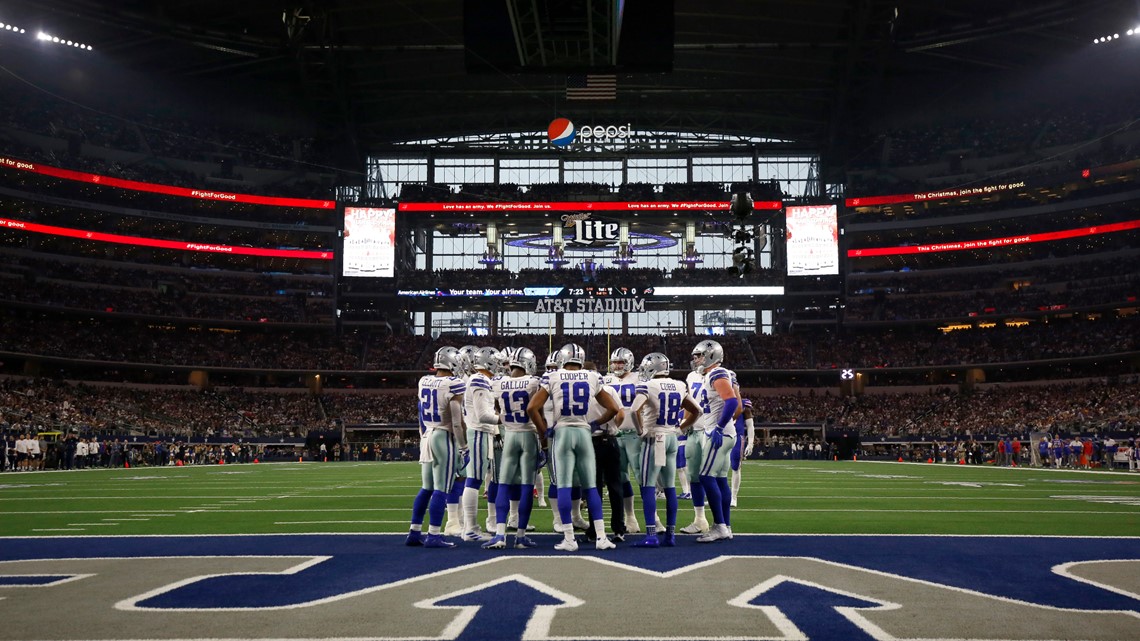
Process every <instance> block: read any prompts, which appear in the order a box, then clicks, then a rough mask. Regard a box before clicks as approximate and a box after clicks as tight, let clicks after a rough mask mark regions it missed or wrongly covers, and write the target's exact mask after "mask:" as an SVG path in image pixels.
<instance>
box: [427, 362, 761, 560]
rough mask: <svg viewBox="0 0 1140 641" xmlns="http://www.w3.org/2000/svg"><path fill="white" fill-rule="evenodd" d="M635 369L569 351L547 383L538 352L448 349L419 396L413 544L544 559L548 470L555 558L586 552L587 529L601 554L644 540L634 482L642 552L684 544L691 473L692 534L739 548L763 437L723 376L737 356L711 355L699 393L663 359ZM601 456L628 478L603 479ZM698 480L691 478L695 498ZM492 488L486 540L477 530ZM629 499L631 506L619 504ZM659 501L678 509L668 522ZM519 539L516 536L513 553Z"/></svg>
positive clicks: (550, 366)
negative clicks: (541, 541)
mask: <svg viewBox="0 0 1140 641" xmlns="http://www.w3.org/2000/svg"><path fill="white" fill-rule="evenodd" d="M634 363H635V360H634V355H633V353H632V352H631V351H630V350H628V349H626V348H624V347H619V348H617V349H615V350H613V352H612V353H611V354H610V373H609V374H608V375H605V376H603V375H602V374H599V373H598V372H597V371H594V370H593V369H592V363H591V362H590V361H588V360H587V358H586V353H585V350H584V349H582V347H580V346H579V345H577V344H574V343H568V344H567V345H565V346H563V347H562V348H561V349H559V350H557V351H553V352H551V354H550V355H549V357H548V358H547V360H546V371H545V372H544V373H543V374H542V375H541V376H540V375H539V374H538V372H537V369H538V361H537V358H536V356H535V354H534V352H532V351H531V350H529V349H527V348H506V349H504V350H497V349H495V348H492V347H482V348H479V347H475V346H472V345H468V346H465V347H462V348H459V349H456V348H454V347H443V348H440V349H439V350H438V351H437V352H436V353H435V358H434V360H433V366H432V370H433V371H432V372H431V373H430V374H427V375H425V376H423V377H422V378H421V379H420V381H419V385H418V396H417V398H418V404H419V423H420V465H421V480H422V487H421V489H420V490H419V492H418V493H417V494H416V497H415V499H414V501H413V503H412V519H411V527H410V530H409V532H408V536H407V539H406V543H407V545H409V546H423V547H428V548H449V547H455V546H456V545H457V544H456V543H455V542H453V541H452V540H449V539H448V538H446V536H457V537H458V538H459V539H460V540H462V541H469V542H478V543H480V544H481V546H482V547H483V548H486V549H504V548H507V547H513V548H516V549H528V548H534V547H537V543H536V542H535V541H534V540H533V539H532V538H530V537H529V536H528V535H527V532H528V531H531V530H533V529H534V527H533V526H531V525H530V520H531V512H532V510H533V507H534V503H535V500H536V498H542V497H543V496H544V494H543V492H542V487H541V485H542V469H543V468H544V467H546V466H547V465H549V467H550V492H549V496H550V497H551V499H552V500H551V502H550V505H551V508H552V511H553V516H554V529H555V531H556V532H558V533H560V534H562V540H560V541H559V542H558V543H556V544H555V546H554V548H555V549H556V550H561V551H567V552H574V551H577V549H578V545H579V539H577V538H575V530H576V529H581V530H585V531H586V537H585V540H586V541H592V542H593V544H594V547H595V549H598V550H609V549H613V548H614V547H616V546H615V541H618V542H621V541H624V540H625V535H627V534H630V533H635V532H639V531H640V526H639V524H638V521H637V515H636V512H635V510H634V490H633V485H634V483H635V482H636V483H637V485H638V486H639V489H640V495H641V502H642V514H643V516H644V519H645V532H646V534H645V537H644V538H643V539H641V540H639V541H636V542H634V544H633V545H634V547H642V548H656V547H671V546H674V545H676V532H677V529H676V525H677V512H678V493H677V482H678V480H679V477H682V472H684V471H686V469H687V479H688V480H691V481H693V482H692V484H691V493H692V494H691V498H692V501H693V509H694V518H693V522H692V523H691V524H689V525H687V526H685V527H683V528H681V529H680V530H679V531H680V532H682V533H685V534H695V535H698V536H697V537H696V541H697V542H700V543H710V542H715V541H721V540H726V539H731V538H732V521H731V508H732V507H734V506H735V505H736V502H737V494H738V491H739V487H740V461H741V458H742V457H743V458H747V456H748V455H749V454H750V453H751V449H752V440H753V436H754V427H753V422H752V417H751V407H750V404H749V403H748V402H747V401H744V402H741V399H740V391H739V387H738V385H737V382H736V374H735V373H734V372H733V371H731V370H729V369H726V368H725V367H724V366H723V363H724V350H723V349H722V347H721V346H720V344H719V343H717V342H716V341H712V340H704V341H701V342H699V343H698V344H697V345H696V346H695V347H694V348H693V351H692V361H691V365H692V371H691V372H690V374H689V375H688V380H686V381H680V380H675V379H673V378H671V377H670V373H671V370H672V364H671V363H670V362H669V359H668V358H667V357H666V356H665V355H664V354H662V353H660V352H653V353H650V354H647V355H646V356H645V357H644V358H643V359H642V360H641V362H640V365H639V366H638V367H636V369H635V367H634ZM686 437H687V438H686ZM595 443H597V444H598V445H597V447H601V443H605V444H606V446H607V447H616V449H617V453H616V454H615V455H614V458H617V457H618V456H620V474H613V473H612V472H613V470H612V469H611V470H606V469H599V468H598V466H597V465H601V463H600V460H601V459H598V461H599V462H598V463H597V464H596V459H595V447H596V446H595ZM682 443H684V445H685V446H687V447H684V448H682V446H681V444H682ZM682 451H683V452H684V453H683V454H682ZM612 460H613V458H611V459H609V461H612ZM608 465H612V463H609V464H608ZM603 467H605V466H603ZM679 468H680V469H679ZM730 470H731V471H732V472H733V478H732V483H731V485H730V483H729V479H728V473H729V471H730ZM599 473H601V474H599ZM607 475H608V476H609V477H610V478H607V480H606V487H607V488H611V489H610V492H611V505H612V506H613V507H612V510H611V511H613V512H614V514H613V515H611V516H612V517H613V518H612V522H613V523H614V530H615V532H614V537H613V538H612V539H611V538H610V537H607V536H606V532H605V529H606V528H605V518H604V516H603V513H602V512H603V510H602V497H601V494H600V491H599V488H598V483H599V477H600V476H601V477H605V476H607ZM687 479H685V478H680V480H681V481H682V487H683V488H684V484H685V482H686V480H687ZM484 482H485V483H486V497H487V520H486V529H484V528H482V527H480V523H479V519H478V511H479V502H480V501H479V499H480V497H481V496H482V495H483V488H484ZM536 482H537V483H538V485H537V487H536ZM619 491H620V494H621V496H620V501H618V500H617V498H618V497H615V496H612V494H616V493H618V492H619ZM685 494H687V492H684V493H683V494H682V495H681V496H682V497H683V498H689V497H687V496H685ZM659 496H664V499H665V521H664V523H661V522H660V519H659V517H658V514H657V511H658V510H657V508H658V506H657V502H658V498H659ZM582 502H584V503H585V504H586V510H587V513H588V520H587V519H586V518H583V516H582V514H581V503H582ZM706 507H707V512H708V513H711V516H712V522H711V523H710V522H709V520H708V516H707V515H706ZM619 510H620V514H619V513H618V511H619ZM425 515H426V517H427V520H428V532H427V535H426V536H425V535H424V534H423V521H424V517H425ZM445 515H446V517H447V521H448V522H447V526H446V528H445V527H444V524H443V521H444V516H445ZM623 526H624V527H623ZM508 530H513V531H514V533H513V537H512V539H511V540H510V541H509V545H508Z"/></svg>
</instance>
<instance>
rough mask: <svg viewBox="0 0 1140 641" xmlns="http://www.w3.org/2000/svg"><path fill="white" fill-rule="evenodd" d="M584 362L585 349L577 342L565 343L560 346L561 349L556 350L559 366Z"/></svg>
mask: <svg viewBox="0 0 1140 641" xmlns="http://www.w3.org/2000/svg"><path fill="white" fill-rule="evenodd" d="M585 364H586V350H584V349H582V346H581V345H578V344H577V343H566V344H565V345H563V346H562V349H560V350H558V365H559V366H560V367H565V366H567V365H579V366H580V365H585Z"/></svg>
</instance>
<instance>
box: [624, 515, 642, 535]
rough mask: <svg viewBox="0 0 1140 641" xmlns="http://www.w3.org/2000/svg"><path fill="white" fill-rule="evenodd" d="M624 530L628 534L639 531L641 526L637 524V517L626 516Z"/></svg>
mask: <svg viewBox="0 0 1140 641" xmlns="http://www.w3.org/2000/svg"><path fill="white" fill-rule="evenodd" d="M625 531H626V533H628V534H637V533H638V532H640V531H641V526H640V525H638V524H637V517H626V519H625Z"/></svg>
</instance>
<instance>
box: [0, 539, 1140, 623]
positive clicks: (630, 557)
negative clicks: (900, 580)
mask: <svg viewBox="0 0 1140 641" xmlns="http://www.w3.org/2000/svg"><path fill="white" fill-rule="evenodd" d="M533 538H535V539H536V540H538V541H539V543H540V546H541V547H539V548H537V549H534V550H526V551H517V550H508V551H506V552H489V551H486V550H482V549H480V548H479V547H478V546H476V545H473V544H460V545H459V546H458V547H457V548H456V549H453V550H427V549H423V548H409V547H406V546H404V544H403V541H404V537H403V535H369V536H360V535H311V536H296V535H282V536H229V537H226V536H203V537H177V536H164V537H121V538H118V537H91V538H86V537H84V538H79V539H72V538H69V537H52V538H34V539H32V538H9V539H2V541H3V544H2V545H0V561H15V560H26V559H50V558H59V557H61V556H66V557H70V558H99V557H154V556H329V557H332V558H331V559H330V560H328V561H326V562H323V563H319V564H317V565H315V566H313V567H310V568H307V569H305V570H304V571H302V572H300V573H298V574H296V575H285V576H281V575H251V576H228V577H218V578H214V579H208V580H204V581H200V582H197V583H194V584H191V585H189V586H186V587H185V588H182V589H179V590H176V591H173V592H168V593H165V594H162V595H159V596H156V597H154V598H152V599H149V600H147V601H145V602H141V603H139V604H138V605H140V606H142V607H159V608H233V607H241V608H256V607H269V606H286V605H293V604H297V603H304V602H308V601H312V600H315V599H320V598H324V597H330V596H335V595H339V594H343V593H346V592H352V591H356V590H361V589H366V588H371V587H374V586H377V585H383V584H386V583H390V582H394V581H399V580H403V579H408V578H413V577H416V576H420V575H424V574H429V573H432V572H437V571H440V570H445V569H448V568H451V567H455V566H457V565H463V564H468V563H475V562H479V561H486V560H488V559H491V558H494V557H495V556H502V555H504V554H507V555H513V556H547V555H561V554H562V553H559V552H555V551H554V550H553V549H552V546H553V544H554V543H555V542H556V541H557V539H556V538H555V537H554V536H550V535H547V536H535V537H533ZM634 538H636V537H634ZM69 542H77V543H75V544H73V545H68V543H69ZM78 542H81V544H80V543H78ZM68 548H70V549H68ZM584 549H585V548H584ZM584 554H588V555H595V554H596V555H598V556H600V557H602V558H605V559H607V560H609V561H614V562H618V563H625V564H628V565H631V566H637V567H641V568H644V569H648V570H655V571H667V570H673V569H677V568H680V567H684V566H687V565H691V564H694V563H698V562H701V561H705V560H709V559H712V558H715V557H718V556H722V555H733V556H739V555H755V556H789V557H814V558H818V559H823V560H826V561H833V562H837V563H843V564H847V565H852V566H856V567H861V568H867V569H870V570H877V571H881V572H887V573H890V574H897V575H901V576H904V577H909V578H913V579H921V580H925V581H930V582H933V583H938V584H942V585H947V586H953V587H959V588H964V589H968V590H974V591H977V592H982V593H985V594H989V595H994V596H1000V597H1007V598H1011V599H1017V600H1021V601H1026V602H1030V603H1037V604H1041V605H1049V606H1054V607H1061V608H1075V609H1098V610H1103V609H1112V610H1138V611H1140V601H1138V600H1137V599H1134V598H1130V597H1129V596H1126V595H1123V594H1117V593H1114V592H1111V591H1108V590H1105V589H1101V588H1098V587H1096V586H1093V585H1088V584H1085V583H1080V582H1077V581H1073V580H1071V579H1068V578H1065V577H1063V576H1059V575H1057V574H1054V573H1053V572H1051V571H1050V568H1051V567H1053V566H1055V565H1057V564H1060V563H1069V562H1079V561H1096V560H1106V559H1127V558H1132V559H1140V539H1135V538H1109V539H1103V538H1079V537H1074V538H1070V537H1064V538H1061V537H1056V538H1054V537H947V536H900V537H894V536H741V535H738V536H737V537H736V538H735V539H734V540H732V541H727V542H722V543H717V544H713V545H700V544H697V543H695V542H694V541H693V539H692V538H691V537H682V538H680V539H679V540H678V547H676V548H671V549H658V550H638V549H632V548H630V547H628V545H627V546H622V547H620V548H619V549H617V550H613V551H608V552H604V553H596V552H594V551H592V550H590V551H583V552H579V553H578V555H584ZM2 571H3V568H2V567H0V572H2ZM40 578H44V577H4V578H0V585H12V583H11V581H20V580H23V579H29V580H30V579H40ZM60 578H62V577H50V578H47V579H46V580H47V581H48V582H50V581H55V580H59V579H60ZM25 585H27V584H26V583H25Z"/></svg>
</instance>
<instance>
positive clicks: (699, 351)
mask: <svg viewBox="0 0 1140 641" xmlns="http://www.w3.org/2000/svg"><path fill="white" fill-rule="evenodd" d="M723 362H724V348H723V347H721V346H720V343H718V342H716V341H713V340H705V341H701V342H699V343H697V346H696V347H694V348H693V371H695V372H704V371H706V370H708V368H710V367H712V366H713V365H716V364H717V363H723Z"/></svg>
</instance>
